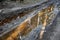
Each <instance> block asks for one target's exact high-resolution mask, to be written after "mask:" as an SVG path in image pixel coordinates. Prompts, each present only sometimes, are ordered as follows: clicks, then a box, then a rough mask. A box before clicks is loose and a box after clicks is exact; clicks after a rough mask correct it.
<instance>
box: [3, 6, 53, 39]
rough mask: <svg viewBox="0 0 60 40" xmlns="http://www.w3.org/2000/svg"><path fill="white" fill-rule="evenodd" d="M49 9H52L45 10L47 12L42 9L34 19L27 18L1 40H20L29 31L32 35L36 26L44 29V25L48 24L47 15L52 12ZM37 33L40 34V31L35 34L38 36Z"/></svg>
mask: <svg viewBox="0 0 60 40" xmlns="http://www.w3.org/2000/svg"><path fill="white" fill-rule="evenodd" d="M51 8H53V6H51V7H48V8H47V9H48V10H47V9H43V10H42V11H40V12H38V13H37V14H36V15H35V16H34V17H32V18H30V19H29V17H28V18H27V19H26V20H25V21H23V22H22V23H21V24H20V25H19V26H18V27H17V28H16V29H14V30H13V31H12V32H10V33H9V34H8V35H6V36H7V37H6V36H5V37H2V39H3V40H18V39H19V40H20V39H21V38H23V37H24V36H26V35H28V34H29V33H30V32H31V31H32V32H31V33H33V32H34V31H33V29H35V28H37V27H38V25H42V26H41V27H45V26H46V25H48V23H50V22H49V20H48V19H49V17H50V16H49V15H48V13H50V12H51V11H52V9H51ZM46 11H47V12H46ZM46 14H47V16H46ZM50 15H51V13H50ZM47 20H48V21H47ZM45 23H46V25H45V26H44V24H45ZM39 28H40V26H39V27H38V28H37V29H39ZM44 30H45V29H44ZM44 30H43V31H44ZM31 33H30V34H31ZM39 33H40V30H39V31H38V30H37V33H36V34H39ZM33 36H34V34H33ZM41 36H43V35H41ZM41 36H40V37H41ZM27 37H29V36H27ZM25 38H26V37H25ZM23 39H24V38H23ZM29 39H30V38H29Z"/></svg>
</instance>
